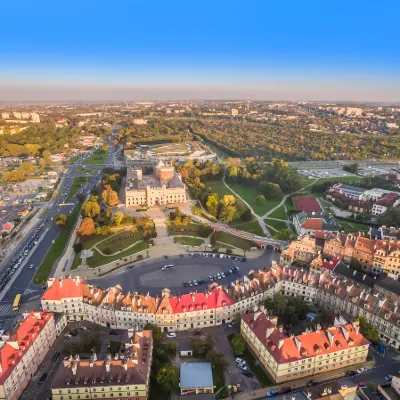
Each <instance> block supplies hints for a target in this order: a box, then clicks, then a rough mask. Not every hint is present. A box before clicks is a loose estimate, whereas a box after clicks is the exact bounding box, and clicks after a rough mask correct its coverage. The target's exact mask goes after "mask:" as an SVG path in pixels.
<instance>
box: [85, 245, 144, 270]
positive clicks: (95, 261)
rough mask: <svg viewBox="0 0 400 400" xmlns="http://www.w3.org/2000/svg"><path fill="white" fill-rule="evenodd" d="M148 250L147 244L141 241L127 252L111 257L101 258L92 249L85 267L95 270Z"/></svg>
mask: <svg viewBox="0 0 400 400" xmlns="http://www.w3.org/2000/svg"><path fill="white" fill-rule="evenodd" d="M148 248H149V244H148V242H146V241H142V242H140V243H138V244H136V245H135V246H132V247H131V248H129V249H128V250H125V251H123V252H121V253H118V254H114V255H111V256H103V255H101V254H100V253H99V252H98V251H97V250H96V249H93V255H92V257H89V258H87V259H86V262H87V265H88V267H89V268H97V267H100V266H102V265H104V264H108V263H110V262H112V261H115V260H119V259H120V258H124V257H127V256H130V255H132V254H136V253H139V252H140V251H143V250H146V249H148Z"/></svg>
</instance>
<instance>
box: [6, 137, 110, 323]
mask: <svg viewBox="0 0 400 400" xmlns="http://www.w3.org/2000/svg"><path fill="white" fill-rule="evenodd" d="M112 141H113V138H112V136H107V137H106V138H105V139H104V142H105V143H107V142H108V143H110V144H111V145H112ZM94 150H95V149H92V150H91V151H90V153H89V154H87V155H85V156H83V157H82V158H81V159H79V160H78V161H77V162H76V163H75V164H74V165H72V166H70V167H69V168H68V171H67V172H66V173H65V175H64V180H63V182H62V183H61V184H60V186H59V187H58V193H59V194H58V196H57V198H56V199H54V200H53V203H52V205H51V207H50V208H49V209H48V213H47V214H46V216H45V217H44V218H43V220H42V222H41V223H42V224H43V225H44V229H43V230H44V233H43V234H42V236H43V235H44V236H43V237H40V239H39V243H38V244H37V245H36V246H35V247H34V248H33V249H32V250H31V251H30V252H29V254H28V255H27V257H26V258H25V260H26V261H25V263H24V264H23V266H22V265H21V267H20V268H22V270H21V271H19V275H18V277H17V278H16V280H15V281H14V283H13V284H12V286H11V288H10V289H9V290H8V291H7V293H6V295H5V296H4V298H3V300H2V301H1V302H0V329H4V330H8V329H10V328H12V326H13V324H14V320H15V318H16V316H17V313H16V312H13V311H12V310H11V305H12V302H13V301H14V299H15V296H16V295H17V294H22V301H21V307H20V310H21V311H24V307H23V304H24V302H27V301H29V300H30V299H32V298H34V297H37V296H40V295H41V294H42V293H43V289H42V288H41V287H40V286H37V285H35V284H34V283H33V282H32V279H33V277H34V276H35V273H36V271H37V268H38V267H39V266H40V264H41V263H42V262H43V260H44V258H45V256H46V254H47V252H48V251H49V249H50V247H51V246H52V244H53V242H54V240H55V239H56V237H57V235H58V233H59V232H60V228H59V227H58V226H56V224H55V222H56V217H57V215H58V214H59V213H62V214H65V215H67V216H68V215H69V214H70V213H71V212H72V210H73V209H74V207H75V206H76V205H77V204H78V199H77V198H76V195H74V196H73V197H72V198H71V199H69V200H68V201H67V200H66V198H67V196H68V193H69V190H70V188H71V186H72V182H73V180H74V178H75V177H76V176H77V175H79V174H77V173H76V169H78V168H80V167H81V166H82V163H83V161H84V160H85V159H86V158H87V157H89V156H90V155H91V153H92V152H93V151H94ZM113 164H114V163H113V152H112V151H109V152H108V153H107V162H106V165H107V166H112V165H113ZM100 180H101V174H100V173H99V174H98V175H96V176H95V175H93V178H92V181H91V182H88V183H86V184H85V185H84V186H83V187H82V188H81V189H80V191H81V192H82V193H83V194H87V193H89V192H90V190H91V189H92V187H93V186H95V185H97V184H98V183H99V182H100ZM30 238H31V235H27V237H26V238H24V240H22V241H21V243H20V244H19V246H18V247H17V248H16V249H15V250H14V251H13V252H12V253H11V254H10V255H9V256H8V257H7V259H5V260H4V261H3V262H2V269H1V270H0V275H1V274H2V273H3V272H4V270H5V269H6V268H7V267H9V265H10V261H11V260H12V259H13V258H14V257H15V256H16V255H18V254H19V253H20V252H21V250H22V249H23V248H24V247H25V245H26V244H27V242H28V241H29V239H30ZM32 264H33V266H34V267H33V268H30V266H31V265H32ZM54 269H55V268H54V267H53V270H52V273H53V272H54ZM50 276H51V274H50Z"/></svg>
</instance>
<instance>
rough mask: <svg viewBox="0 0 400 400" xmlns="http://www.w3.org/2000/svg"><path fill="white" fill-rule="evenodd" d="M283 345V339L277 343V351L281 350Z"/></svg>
mask: <svg viewBox="0 0 400 400" xmlns="http://www.w3.org/2000/svg"><path fill="white" fill-rule="evenodd" d="M283 343H285V340H284V339H281V340H280V341H279V343H278V349H281V348H282V346H283Z"/></svg>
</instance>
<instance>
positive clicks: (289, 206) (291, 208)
mask: <svg viewBox="0 0 400 400" xmlns="http://www.w3.org/2000/svg"><path fill="white" fill-rule="evenodd" d="M285 206H286V210H287V211H288V212H289V211H296V209H295V208H294V204H293V201H292V199H291V197H290V196H289V197H288V198H287V199H286V201H285ZM272 214H273V213H272Z"/></svg>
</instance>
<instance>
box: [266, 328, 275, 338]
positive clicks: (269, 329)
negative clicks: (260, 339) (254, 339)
mask: <svg viewBox="0 0 400 400" xmlns="http://www.w3.org/2000/svg"><path fill="white" fill-rule="evenodd" d="M273 331H274V328H268V329H267V331H266V332H265V338H266V339H268V338H269V337H270V336H271V334H272V332H273Z"/></svg>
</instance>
